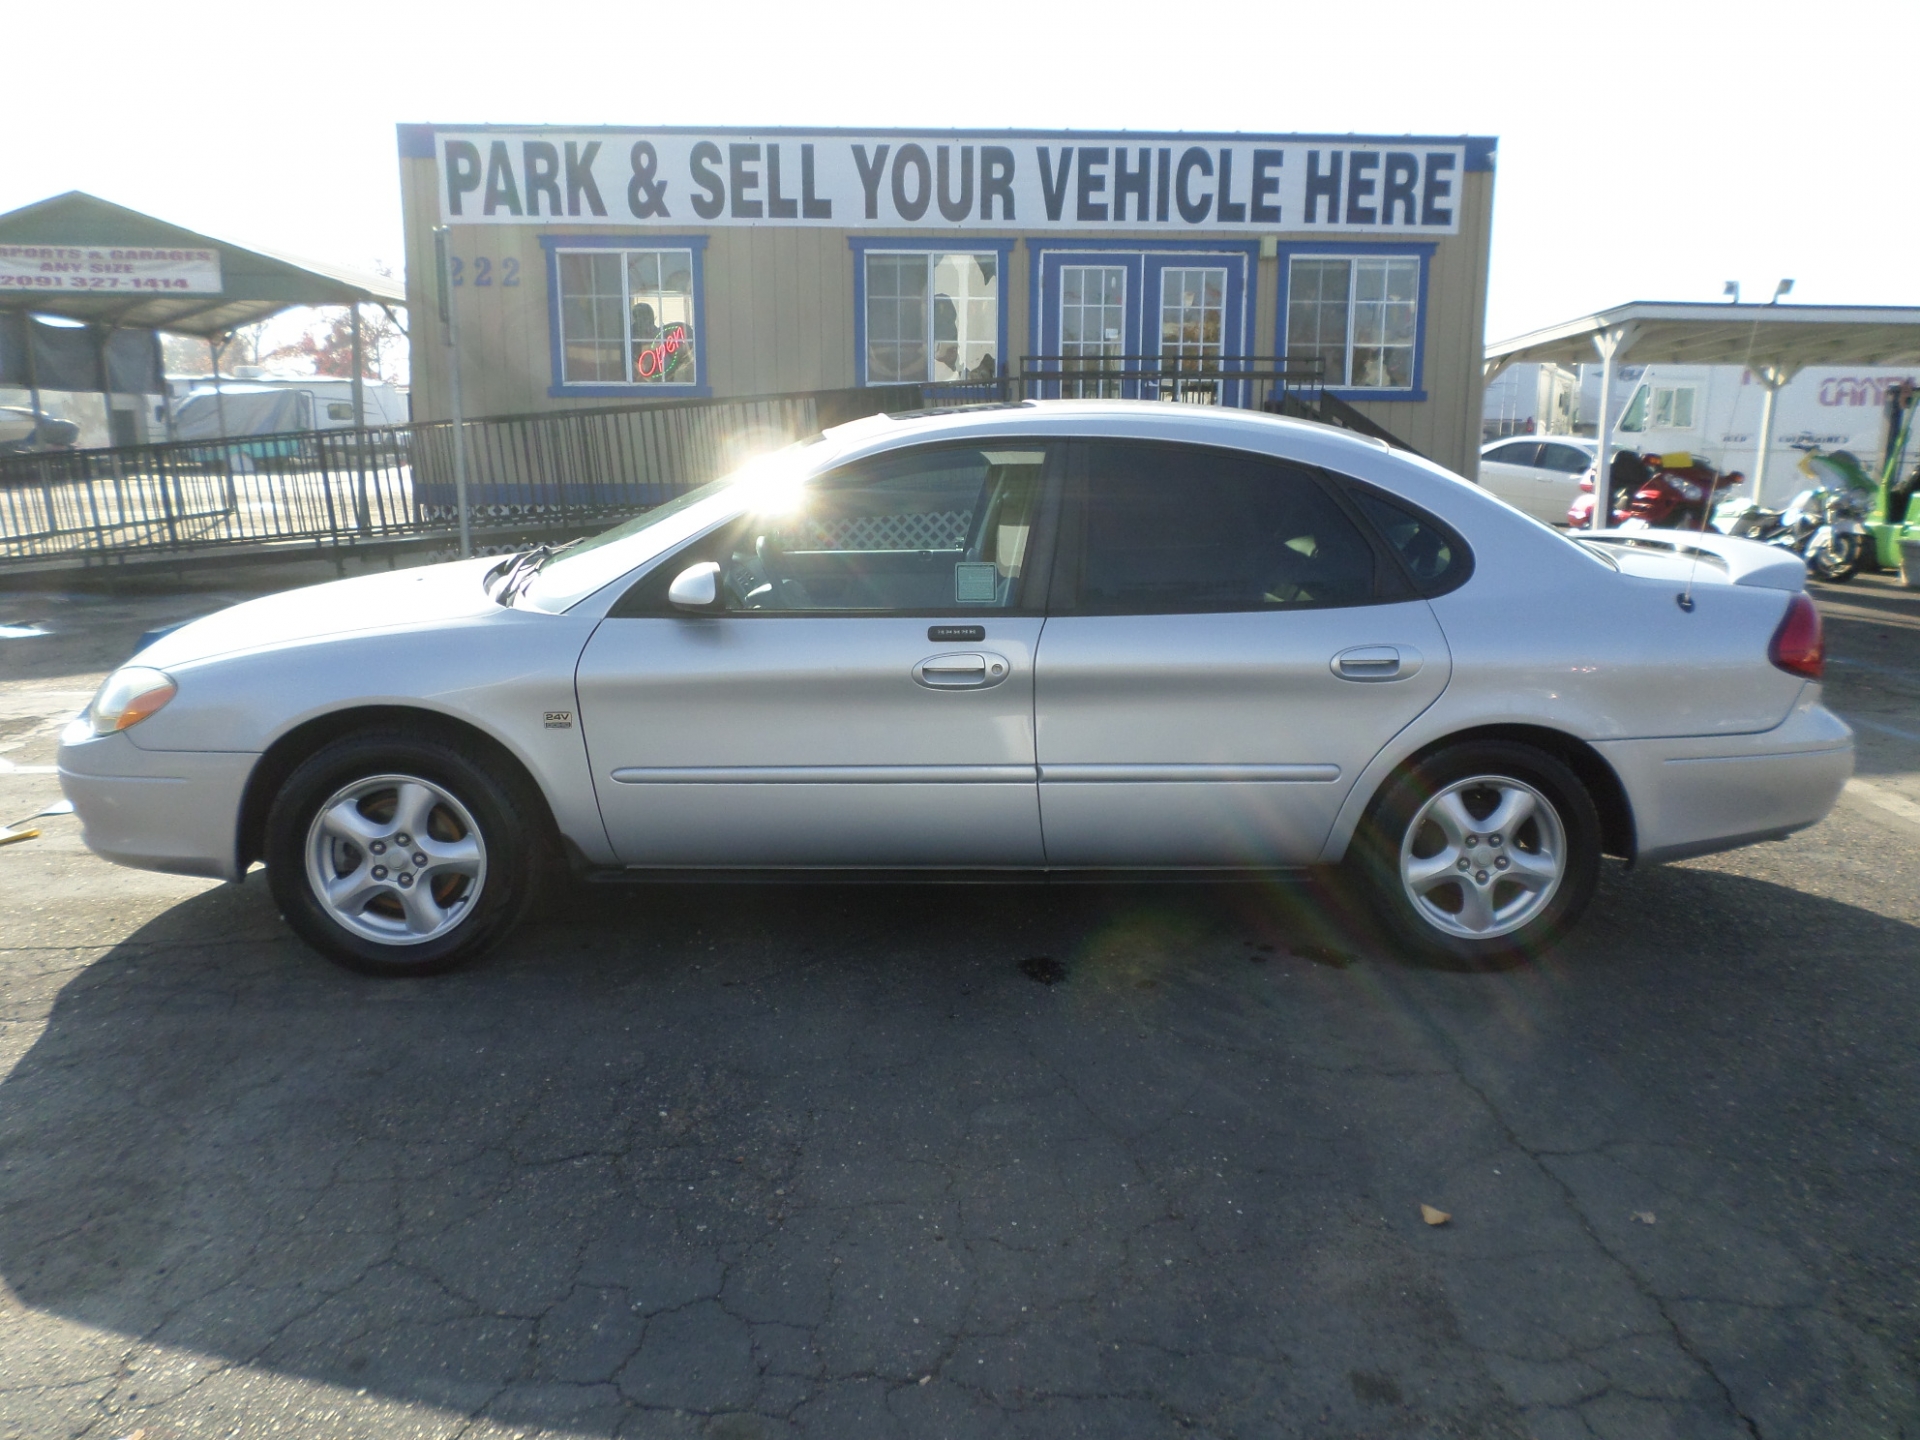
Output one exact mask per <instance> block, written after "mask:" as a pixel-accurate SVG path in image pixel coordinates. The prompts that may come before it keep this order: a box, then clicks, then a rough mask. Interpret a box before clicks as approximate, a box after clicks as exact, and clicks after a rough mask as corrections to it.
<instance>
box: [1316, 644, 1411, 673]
mask: <svg viewBox="0 0 1920 1440" xmlns="http://www.w3.org/2000/svg"><path fill="white" fill-rule="evenodd" d="M1332 668H1333V673H1334V674H1336V675H1338V676H1339V677H1340V678H1341V679H1342V680H1404V679H1406V678H1407V677H1408V676H1409V675H1412V674H1415V673H1416V672H1417V671H1418V670H1419V669H1420V652H1419V651H1418V650H1415V649H1414V648H1413V647H1412V646H1411V645H1356V646H1354V647H1353V648H1352V649H1351V650H1342V651H1341V652H1340V653H1339V654H1338V655H1336V656H1334V657H1333V667H1332Z"/></svg>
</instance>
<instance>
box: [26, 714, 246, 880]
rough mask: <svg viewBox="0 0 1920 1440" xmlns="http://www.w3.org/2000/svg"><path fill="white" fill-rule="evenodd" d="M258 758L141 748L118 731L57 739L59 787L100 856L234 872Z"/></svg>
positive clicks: (172, 869) (223, 874)
mask: <svg viewBox="0 0 1920 1440" xmlns="http://www.w3.org/2000/svg"><path fill="white" fill-rule="evenodd" d="M259 758H260V757H259V756H257V755H252V754H236V753H231V752H212V751H183V750H142V749H140V748H139V747H138V746H137V745H135V744H133V743H132V742H131V741H130V740H128V738H127V737H126V736H125V735H105V736H101V737H100V738H99V739H94V740H83V741H80V742H79V743H77V744H72V745H66V744H63V745H62V746H61V747H60V762H59V763H60V788H61V789H62V790H64V791H65V792H66V796H67V798H68V799H69V800H71V801H72V802H73V812H74V814H75V815H76V816H78V817H79V820H80V825H81V838H82V839H83V840H85V841H86V844H87V848H88V849H89V850H91V851H93V853H94V854H96V855H98V856H99V857H100V858H101V859H103V860H111V861H113V862H114V863H115V864H116V865H131V866H133V867H135V868H136V869H140V870H164V871H167V872H169V873H171V874H175V875H204V876H206V877H208V878H210V879H214V880H238V879H239V878H240V866H239V863H238V862H239V836H240V801H241V797H242V796H243V795H244V794H245V793H246V787H247V777H248V776H249V775H250V774H252V773H253V766H254V762H255V761H256V760H258V759H259Z"/></svg>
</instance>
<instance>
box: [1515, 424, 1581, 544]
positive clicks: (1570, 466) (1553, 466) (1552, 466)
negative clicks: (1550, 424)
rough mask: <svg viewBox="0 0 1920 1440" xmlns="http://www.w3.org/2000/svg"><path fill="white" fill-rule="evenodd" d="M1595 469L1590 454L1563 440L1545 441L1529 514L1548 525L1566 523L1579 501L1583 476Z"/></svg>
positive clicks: (1541, 445)
mask: <svg viewBox="0 0 1920 1440" xmlns="http://www.w3.org/2000/svg"><path fill="white" fill-rule="evenodd" d="M1592 466H1593V455H1592V453H1591V452H1590V451H1587V450H1583V449H1581V448H1580V447H1579V446H1578V445H1568V444H1566V443H1565V442H1563V441H1557V440H1545V441H1542V442H1541V444H1540V458H1539V459H1538V460H1537V461H1536V462H1535V469H1534V475H1535V477H1536V478H1535V480H1534V494H1535V496H1536V498H1535V500H1534V502H1533V504H1532V505H1531V506H1529V507H1528V510H1529V513H1531V514H1533V515H1536V516H1538V517H1539V518H1540V519H1542V520H1545V521H1546V522H1547V523H1548V524H1549V525H1564V524H1566V523H1567V511H1568V510H1569V509H1571V508H1572V506H1573V502H1574V501H1575V500H1577V499H1579V498H1580V477H1581V476H1582V475H1584V474H1586V473H1587V471H1588V470H1589V469H1590V468H1592Z"/></svg>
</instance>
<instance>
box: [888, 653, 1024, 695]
mask: <svg viewBox="0 0 1920 1440" xmlns="http://www.w3.org/2000/svg"><path fill="white" fill-rule="evenodd" d="M1012 670H1013V667H1012V666H1011V665H1009V664H1008V663H1007V658H1006V656H1004V655H993V654H982V653H980V652H978V651H967V652H964V653H961V654H953V655H930V656H928V657H927V658H926V659H925V660H922V661H921V662H920V663H919V664H918V665H916V666H914V667H913V678H914V681H915V682H916V683H918V684H921V685H924V686H926V687H927V688H928V689H929V690H984V689H986V688H987V687H988V686H990V685H998V684H999V683H1000V682H1001V681H1002V680H1004V679H1006V678H1007V676H1008V675H1009V674H1010V673H1011V672H1012Z"/></svg>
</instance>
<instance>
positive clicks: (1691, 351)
mask: <svg viewBox="0 0 1920 1440" xmlns="http://www.w3.org/2000/svg"><path fill="white" fill-rule="evenodd" d="M1611 336H1617V337H1618V339H1619V346H1618V349H1616V350H1615V352H1614V354H1613V358H1614V359H1615V360H1617V361H1631V362H1632V363H1634V364H1636V365H1746V366H1750V367H1753V368H1756V369H1759V368H1771V369H1778V370H1782V371H1786V372H1788V373H1792V372H1796V371H1799V370H1801V369H1803V368H1805V367H1806V366H1808V365H1911V364H1920V306H1906V305H1727V304H1712V303H1698V304H1695V303H1690V302H1685V301H1663V300H1636V301H1634V302H1633V303H1631V304H1628V305H1616V306H1614V307H1613V308H1612V309H1611V310H1601V311H1599V312H1597V313H1595V314H1592V315H1583V316H1581V317H1580V318H1579V319H1577V320H1568V321H1566V322H1564V323H1563V324H1559V325H1550V326H1548V327H1547V328H1546V329H1544V330H1535V331H1534V332H1533V333H1532V334H1530V335H1520V336H1516V337H1515V338H1514V339H1511V340H1502V341H1500V342H1499V343H1498V344H1494V345H1489V346H1487V352H1486V371H1487V377H1488V378H1489V379H1491V378H1492V377H1493V376H1494V375H1496V374H1498V373H1499V372H1500V371H1501V370H1504V369H1505V368H1506V367H1507V366H1509V365H1511V364H1514V363H1515V362H1516V361H1535V360H1541V361H1549V362H1553V363H1556V364H1561V365H1575V364H1580V363H1582V362H1588V363H1591V362H1593V361H1597V360H1599V359H1600V358H1601V357H1600V353H1599V349H1598V346H1597V345H1596V343H1595V342H1596V341H1604V340H1605V339H1607V338H1608V337H1611Z"/></svg>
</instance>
